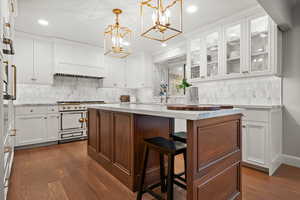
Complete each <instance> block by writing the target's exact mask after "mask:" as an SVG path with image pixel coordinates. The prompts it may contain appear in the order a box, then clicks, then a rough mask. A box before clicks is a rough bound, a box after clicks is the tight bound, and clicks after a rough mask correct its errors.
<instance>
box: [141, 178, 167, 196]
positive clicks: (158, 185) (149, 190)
mask: <svg viewBox="0 0 300 200" xmlns="http://www.w3.org/2000/svg"><path fill="white" fill-rule="evenodd" d="M160 186H161V184H160V182H159V183H154V184H152V185H149V186H148V187H146V188H144V190H143V193H149V194H150V195H151V196H153V197H154V198H155V199H158V200H163V198H162V197H161V196H160V195H159V194H157V193H156V192H154V191H153V189H155V188H157V187H160Z"/></svg>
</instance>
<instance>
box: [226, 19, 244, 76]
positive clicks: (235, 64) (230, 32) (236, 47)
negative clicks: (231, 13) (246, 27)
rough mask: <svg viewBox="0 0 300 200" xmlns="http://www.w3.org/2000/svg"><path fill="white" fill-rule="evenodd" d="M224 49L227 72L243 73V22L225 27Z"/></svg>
mask: <svg viewBox="0 0 300 200" xmlns="http://www.w3.org/2000/svg"><path fill="white" fill-rule="evenodd" d="M224 33H225V37H224V44H225V46H224V51H225V57H226V62H225V70H226V74H228V75H230V74H239V73H241V66H242V65H243V64H244V63H243V57H242V45H243V42H242V41H244V39H245V38H243V37H242V24H241V23H236V24H233V25H229V26H226V27H225V30H224Z"/></svg>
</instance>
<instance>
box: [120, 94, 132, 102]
mask: <svg viewBox="0 0 300 200" xmlns="http://www.w3.org/2000/svg"><path fill="white" fill-rule="evenodd" d="M120 102H121V103H127V102H128V103H129V102H130V95H121V96H120Z"/></svg>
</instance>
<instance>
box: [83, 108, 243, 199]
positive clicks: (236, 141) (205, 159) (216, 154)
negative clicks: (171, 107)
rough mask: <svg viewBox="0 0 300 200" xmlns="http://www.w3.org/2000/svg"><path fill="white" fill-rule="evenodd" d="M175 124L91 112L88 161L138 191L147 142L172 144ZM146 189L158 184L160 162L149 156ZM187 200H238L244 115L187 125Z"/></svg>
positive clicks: (171, 120)
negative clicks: (159, 140) (168, 140)
mask: <svg viewBox="0 0 300 200" xmlns="http://www.w3.org/2000/svg"><path fill="white" fill-rule="evenodd" d="M173 131H174V118H168V117H160V116H151V115H142V114H134V113H126V112H116V111H108V110H102V109H96V108H89V109H88V155H89V156H90V157H91V158H93V159H94V160H96V161H97V162H98V163H99V164H100V165H101V166H102V167H103V168H105V169H106V170H107V171H108V172H109V173H111V174H112V175H113V176H114V177H116V178H117V179H119V180H120V181H121V182H122V183H123V184H124V185H126V186H127V187H128V188H129V189H130V190H132V191H136V190H137V188H138V179H139V173H140V169H141V163H142V156H143V150H144V147H143V139H144V138H150V137H157V136H161V137H165V138H169V134H170V133H172V132H173ZM147 168H148V170H147V175H146V184H151V183H154V182H157V181H159V156H158V154H156V153H154V152H150V155H149V162H148V167H147ZM187 199H188V200H208V199H209V200H228V199H232V200H240V199H242V194H241V114H230V115H225V116H219V117H214V118H207V119H200V120H187Z"/></svg>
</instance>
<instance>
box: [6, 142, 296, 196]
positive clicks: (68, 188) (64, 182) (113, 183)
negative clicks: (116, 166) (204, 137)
mask: <svg viewBox="0 0 300 200" xmlns="http://www.w3.org/2000/svg"><path fill="white" fill-rule="evenodd" d="M175 165H176V168H175V169H176V171H177V172H180V171H182V170H183V159H182V157H181V156H178V157H176V161H175ZM242 176H243V184H242V185H243V200H286V199H288V200H299V199H300V190H299V188H300V169H299V168H295V167H290V166H287V165H282V166H281V167H280V168H279V170H277V172H276V173H275V175H274V176H272V177H269V176H268V175H267V174H265V173H263V172H259V171H256V170H253V169H249V168H243V169H242ZM185 195H186V192H185V191H184V190H182V189H181V188H178V187H175V194H174V198H175V200H184V199H185ZM135 197H136V194H134V193H132V192H131V191H130V190H128V189H127V188H126V187H125V186H124V185H123V184H122V183H120V182H119V181H118V180H117V179H116V178H114V177H113V176H111V175H110V174H109V173H108V172H107V171H105V170H104V169H103V168H102V167H101V166H99V165H98V164H97V163H96V162H95V161H94V160H92V159H91V158H89V157H88V155H87V148H86V141H82V142H73V143H68V144H62V145H53V146H49V147H41V148H35V149H30V150H18V151H16V153H15V161H14V165H13V169H12V176H11V180H10V187H9V193H8V200H135ZM143 199H144V200H153V198H152V197H151V196H150V195H148V194H146V195H145V196H144V198H143Z"/></svg>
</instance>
